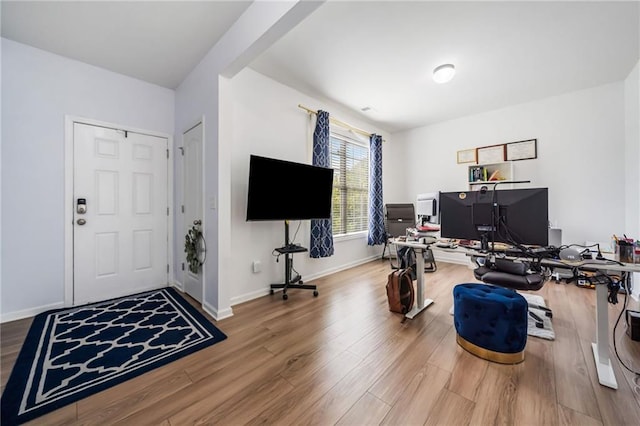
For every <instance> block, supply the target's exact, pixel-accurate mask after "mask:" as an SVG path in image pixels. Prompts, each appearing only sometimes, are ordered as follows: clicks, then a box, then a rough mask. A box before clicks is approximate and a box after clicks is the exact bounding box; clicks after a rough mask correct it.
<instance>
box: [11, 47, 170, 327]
mask: <svg viewBox="0 0 640 426" xmlns="http://www.w3.org/2000/svg"><path fill="white" fill-rule="evenodd" d="M1 43H2V277H1V283H0V287H1V292H2V297H1V300H2V301H1V306H0V310H1V312H2V321H7V320H9V319H16V318H21V317H26V316H30V315H34V314H36V313H38V312H41V311H43V310H46V309H50V308H52V307H59V306H62V304H63V302H64V182H65V181H64V147H65V143H64V140H65V139H64V137H65V135H64V118H65V115H72V116H77V117H84V118H90V119H94V120H98V121H103V122H109V123H114V124H121V125H125V126H129V127H132V128H137V129H145V130H150V131H155V132H160V133H166V134H173V115H174V110H173V106H174V92H173V91H172V90H169V89H165V88H162V87H159V86H156V85H153V84H149V83H146V82H143V81H140V80H136V79H133V78H130V77H126V76H123V75H120V74H116V73H113V72H110V71H107V70H104V69H101V68H97V67H94V66H91V65H87V64H84V63H81V62H78V61H74V60H70V59H67V58H64V57H62V56H58V55H54V54H52V53H48V52H45V51H43V50H39V49H35V48H33V47H30V46H27V45H24V44H20V43H16V42H14V41H11V40H7V39H1Z"/></svg>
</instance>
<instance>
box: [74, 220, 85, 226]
mask: <svg viewBox="0 0 640 426" xmlns="http://www.w3.org/2000/svg"><path fill="white" fill-rule="evenodd" d="M76 223H77V224H78V225H84V224H85V223H87V221H86V220H84V219H78V220H77V222H76Z"/></svg>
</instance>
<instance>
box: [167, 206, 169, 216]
mask: <svg viewBox="0 0 640 426" xmlns="http://www.w3.org/2000/svg"><path fill="white" fill-rule="evenodd" d="M167 216H169V207H167Z"/></svg>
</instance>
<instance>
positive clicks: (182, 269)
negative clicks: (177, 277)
mask: <svg viewBox="0 0 640 426" xmlns="http://www.w3.org/2000/svg"><path fill="white" fill-rule="evenodd" d="M182 270H183V271H184V262H182Z"/></svg>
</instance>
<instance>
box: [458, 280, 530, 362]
mask: <svg viewBox="0 0 640 426" xmlns="http://www.w3.org/2000/svg"><path fill="white" fill-rule="evenodd" d="M453 309H454V311H453V312H454V314H453V315H454V316H453V322H454V324H455V327H456V332H457V336H456V340H457V342H458V344H459V345H460V346H462V347H463V348H464V349H465V350H467V351H468V352H471V353H472V354H474V355H476V356H479V357H480V358H483V359H486V360H489V361H494V362H499V363H502V364H517V363H519V362H522V361H524V347H525V345H526V344H527V315H528V314H527V309H528V307H527V301H526V299H525V298H524V297H522V295H520V294H518V293H516V292H515V291H513V290H508V289H506V288H502V287H496V286H492V285H487V284H479V283H470V284H458V285H457V286H455V287H454V288H453Z"/></svg>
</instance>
